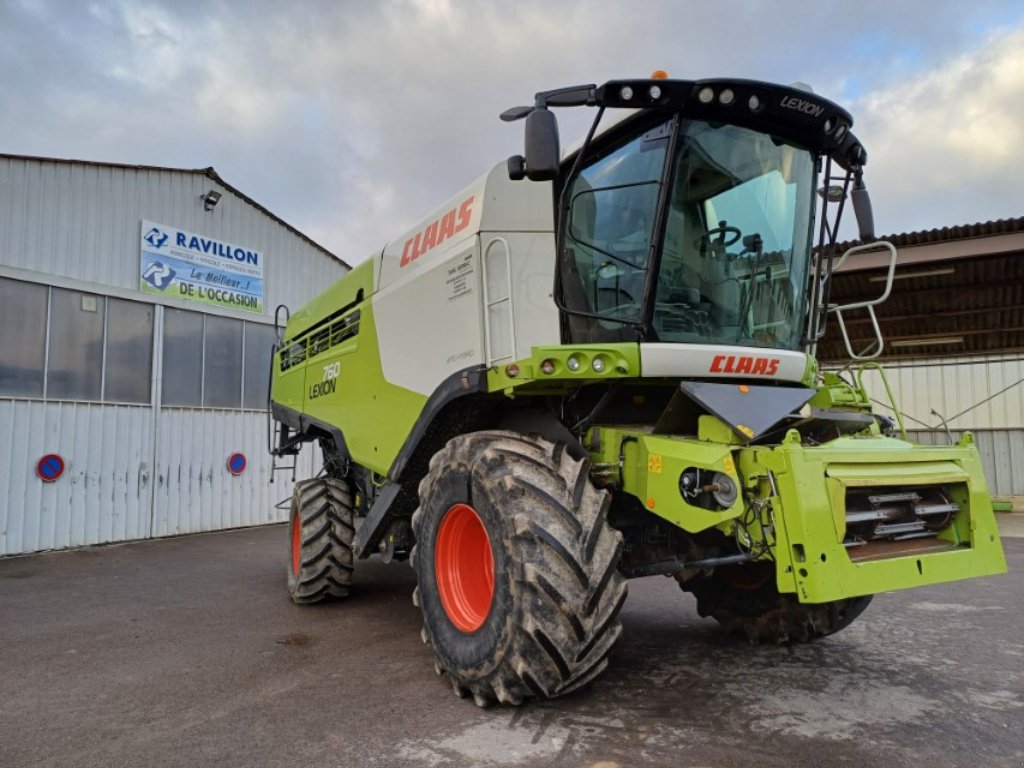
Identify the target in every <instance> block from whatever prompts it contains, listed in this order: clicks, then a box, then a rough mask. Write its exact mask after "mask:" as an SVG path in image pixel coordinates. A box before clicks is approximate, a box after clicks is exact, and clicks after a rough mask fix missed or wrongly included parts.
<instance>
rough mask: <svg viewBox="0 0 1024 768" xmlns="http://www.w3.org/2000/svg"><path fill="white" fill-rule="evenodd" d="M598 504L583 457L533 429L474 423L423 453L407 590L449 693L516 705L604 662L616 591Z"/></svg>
mask: <svg viewBox="0 0 1024 768" xmlns="http://www.w3.org/2000/svg"><path fill="white" fill-rule="evenodd" d="M607 511H608V499H607V494H605V493H603V492H598V491H597V490H595V489H594V487H593V486H592V485H591V484H590V481H589V477H588V467H587V464H586V462H585V461H576V460H574V459H572V458H571V457H570V456H569V455H568V454H566V452H565V451H564V446H562V445H560V444H559V445H556V444H554V443H551V442H548V441H547V440H543V439H539V438H537V439H534V438H528V437H524V436H523V435H520V434H517V433H514V432H498V431H495V432H477V433H472V434H468V435H462V436H460V437H456V438H455V439H453V440H451V441H450V442H449V443H448V444H447V446H445V448H444V449H442V450H441V451H439V452H438V453H437V454H436V455H435V456H434V457H433V458H432V459H431V462H430V471H429V473H428V474H427V476H426V477H425V478H424V479H423V481H422V483H421V484H420V508H419V509H418V510H417V511H416V514H415V515H414V516H413V531H414V533H415V535H416V547H415V548H414V549H413V552H412V563H413V567H414V568H415V569H416V576H417V587H416V591H415V593H414V595H413V601H414V602H415V603H416V604H417V605H418V606H419V607H420V609H421V610H422V612H423V623H424V630H423V639H424V642H427V643H429V644H430V645H431V646H432V647H433V650H434V653H435V656H436V662H435V668H436V669H437V672H438V673H439V674H441V675H444V676H446V677H447V678H448V680H449V681H450V683H451V685H452V688H453V690H454V691H455V693H456V694H458V695H460V696H465V695H471V696H472V697H473V698H474V700H475V701H476V703H477V704H479V705H480V706H486V705H488V704H491V703H493V702H494V701H501V702H505V703H510V704H519V703H521V702H522V701H523V700H525V699H527V698H529V697H531V696H540V697H550V696H558V695H561V694H564V693H567V692H569V691H571V690H574V689H575V688H578V687H580V686H582V685H585V684H586V683H587V682H589V681H590V680H592V679H594V678H595V677H597V676H598V675H599V674H600V673H601V672H602V671H603V670H604V668H605V667H606V666H607V663H608V662H607V656H608V652H609V650H610V649H611V647H612V645H613V644H614V642H615V640H616V639H618V636H619V634H620V632H621V627H620V625H619V623H618V619H617V616H618V612H619V609H620V608H621V606H622V603H623V601H624V600H625V597H626V584H625V581H624V579H623V578H622V576H621V575H620V574H619V573H618V571H617V569H616V567H617V564H618V560H619V554H620V552H621V549H622V537H621V535H620V534H619V533H618V532H616V531H614V530H613V529H612V528H611V527H609V526H608V524H607V520H606V518H607Z"/></svg>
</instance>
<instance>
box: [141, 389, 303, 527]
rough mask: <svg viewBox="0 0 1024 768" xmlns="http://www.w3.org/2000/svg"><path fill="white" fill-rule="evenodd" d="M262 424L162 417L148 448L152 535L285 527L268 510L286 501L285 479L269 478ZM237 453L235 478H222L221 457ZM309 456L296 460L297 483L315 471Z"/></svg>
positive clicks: (239, 416) (235, 418) (237, 415)
mask: <svg viewBox="0 0 1024 768" xmlns="http://www.w3.org/2000/svg"><path fill="white" fill-rule="evenodd" d="M266 432H267V419H266V415H265V414H262V413H253V412H243V411H218V412H216V413H215V414H211V413H210V412H209V411H202V410H195V409H188V408H170V409H164V410H163V412H162V414H161V419H160V432H159V434H158V436H157V440H156V463H155V467H156V470H155V472H154V482H155V484H156V489H155V494H154V509H153V535H154V536H171V535H174V534H178V533H195V532H196V531H215V530H218V529H221V528H238V527H240V526H246V525H261V524H266V523H273V522H279V521H282V520H285V519H287V510H281V509H276V508H275V505H276V504H277V503H278V502H280V501H282V500H284V499H288V498H290V497H291V492H292V484H291V473H289V472H276V473H274V474H275V475H276V477H274V482H273V483H271V482H270V480H271V471H270V462H269V460H268V458H267V449H266V446H267V434H266ZM235 451H241V452H243V453H244V454H245V455H246V456H247V457H248V459H249V466H248V469H247V470H246V473H245V475H244V476H243V477H235V476H233V475H231V474H230V473H229V472H226V471H225V462H226V461H227V458H228V456H230V455H231V454H232V453H233V452H235ZM315 458H316V451H314V450H313V449H311V448H308V447H307V449H306V450H305V451H303V453H302V455H301V456H300V457H299V465H298V469H297V471H296V476H297V478H298V479H300V480H301V479H304V478H307V477H312V476H313V475H314V474H316V472H317V471H318V469H319V465H318V464H316V462H315Z"/></svg>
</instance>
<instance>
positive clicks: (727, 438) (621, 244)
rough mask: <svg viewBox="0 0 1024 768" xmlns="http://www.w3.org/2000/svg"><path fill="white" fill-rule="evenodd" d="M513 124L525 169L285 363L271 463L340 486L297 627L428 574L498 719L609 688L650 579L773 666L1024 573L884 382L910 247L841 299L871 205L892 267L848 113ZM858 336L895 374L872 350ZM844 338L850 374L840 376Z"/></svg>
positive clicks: (332, 309) (607, 107)
mask: <svg viewBox="0 0 1024 768" xmlns="http://www.w3.org/2000/svg"><path fill="white" fill-rule="evenodd" d="M578 106H588V107H595V108H596V116H595V119H594V122H593V126H592V128H591V130H590V132H589V134H588V135H587V136H586V138H585V139H584V141H583V142H582V143H581V144H580V145H579V146H577V147H575V148H573V149H572V150H570V151H568V152H565V153H563V152H562V151H561V150H560V147H559V139H558V127H557V123H556V119H555V116H554V113H553V112H552V108H555V107H578ZM610 116H614V117H613V118H611V119H609V118H610ZM502 118H503V119H504V120H506V121H515V120H520V119H525V131H526V149H525V153H524V155H522V156H514V157H512V158H510V159H509V160H508V162H507V163H502V164H500V165H499V166H497V167H495V168H494V169H493V170H492V171H491V172H490V173H488V174H487V175H485V176H484V177H482V178H481V179H479V180H478V181H476V182H475V183H473V184H471V185H470V186H469V187H467V188H466V189H464V190H462V191H461V192H459V193H458V194H457V195H455V196H454V197H452V198H451V199H450V200H449V201H448V202H446V203H445V204H444V205H442V206H441V207H439V208H438V209H437V210H436V211H434V212H433V213H432V214H431V215H429V216H428V217H426V218H425V219H424V220H423V221H422V222H420V223H419V224H417V225H416V226H415V227H413V228H412V229H411V230H410V231H408V232H406V233H405V234H403V235H401V236H400V237H398V238H397V239H396V240H393V241H391V242H390V243H389V244H388V245H387V246H386V247H385V248H384V249H383V250H382V251H380V252H379V253H376V254H374V255H373V256H372V257H371V258H369V259H367V260H366V261H364V262H363V263H362V264H361V265H359V266H358V267H357V268H355V269H353V270H352V271H351V272H350V273H349V274H347V275H346V276H345V277H344V278H342V279H341V280H340V281H338V282H337V283H336V284H335V285H333V286H331V287H330V288H328V289H327V290H326V291H325V292H324V293H323V294H321V295H320V296H319V297H317V298H316V299H314V300H313V301H312V302H310V303H309V304H308V305H307V306H305V307H303V308H302V309H301V310H299V311H297V312H295V314H294V315H292V316H291V318H290V319H289V320H288V322H287V327H286V328H285V330H284V333H283V335H282V337H281V341H280V342H279V343H278V345H277V346H276V348H275V355H274V359H273V371H272V391H271V400H272V403H271V406H272V415H273V419H274V420H275V423H276V429H275V430H274V436H273V439H272V452H273V453H274V454H275V456H279V457H282V456H288V455H293V454H296V453H298V451H299V450H300V448H301V446H302V445H303V444H304V443H307V442H316V443H318V444H319V446H320V449H321V451H322V453H323V463H324V472H323V473H322V474H321V476H319V477H316V478H313V479H309V480H305V481H302V482H299V483H297V484H296V487H295V493H294V497H293V502H292V508H291V523H290V549H289V567H288V587H289V592H290V593H291V596H292V598H293V599H294V600H295V601H296V602H297V603H311V602H316V601H319V600H322V599H326V598H336V597H343V596H345V595H346V594H347V593H348V591H349V586H350V581H351V578H352V572H353V568H354V567H357V563H358V561H359V560H360V559H361V558H366V557H369V556H371V555H381V556H382V557H383V558H384V559H385V560H391V559H398V560H402V559H406V558H408V559H409V560H410V561H411V563H412V566H413V568H414V569H415V571H416V578H417V587H416V590H415V592H414V595H413V599H414V601H415V603H416V604H417V605H418V606H419V608H420V609H421V611H422V612H423V620H424V630H423V638H424V641H425V642H427V643H429V644H430V645H431V647H432V648H433V650H434V653H435V654H436V668H437V671H438V673H439V674H441V675H443V676H445V677H446V678H447V680H448V681H449V682H450V683H451V685H452V688H453V689H454V691H455V692H456V693H457V694H459V695H460V696H464V695H471V696H472V697H473V698H474V699H475V700H476V702H477V704H479V705H481V706H484V705H487V704H490V703H493V702H495V701H499V702H505V703H511V704H519V703H520V702H522V701H524V700H525V699H527V698H530V697H534V696H537V697H550V696H558V695H561V694H564V693H566V692H568V691H571V690H574V689H576V688H578V687H580V686H582V685H585V684H586V683H588V682H589V681H591V680H593V679H594V678H595V677H596V676H597V675H599V674H600V673H601V671H602V670H603V669H604V668H605V666H606V665H607V659H608V653H609V651H610V650H611V648H612V646H613V644H614V643H615V641H616V640H617V639H618V637H619V635H620V632H621V627H620V624H619V621H618V618H617V616H618V613H619V609H620V608H621V607H622V604H623V602H624V601H625V599H626V584H627V580H628V579H630V578H634V577H640V576H650V575H655V574H663V575H670V576H673V577H674V578H675V579H676V580H678V582H679V586H680V587H681V588H682V590H683V591H685V592H690V593H692V594H693V595H694V596H695V598H696V600H697V609H698V611H699V613H700V614H701V615H702V616H709V617H712V618H714V619H715V620H717V621H718V622H719V623H720V624H721V625H722V627H723V628H724V629H726V630H727V631H729V632H735V633H740V634H742V635H744V636H745V637H747V638H748V639H749V640H750V641H751V642H761V641H767V642H804V641H809V640H814V639H815V638H819V637H823V636H825V635H829V634H832V633H834V632H837V631H839V630H840V629H842V628H843V627H845V626H847V625H849V624H850V623H851V622H852V621H853V620H854V619H855V618H856V617H857V616H858V615H859V614H860V613H861V612H863V611H864V609H865V608H866V607H867V605H868V603H869V602H870V601H871V597H872V595H874V594H876V593H878V592H883V591H892V590H897V589H906V588H910V587H917V586H922V585H925V584H936V583H939V582H949V581H957V580H960V579H966V578H971V577H975V576H985V575H989V574H997V573H1002V572H1004V571H1005V569H1006V564H1005V560H1004V557H1003V552H1002V547H1001V544H1000V541H999V537H998V532H997V529H996V523H995V519H994V516H993V512H992V504H991V501H990V498H989V494H988V490H987V488H986V485H985V480H984V477H983V475H982V469H981V463H980V461H979V457H978V452H977V450H976V449H975V447H974V444H973V440H972V438H971V436H970V434H965V435H964V437H963V439H962V440H961V441H960V442H959V443H957V444H956V445H950V446H948V447H924V446H920V445H914V444H911V443H910V442H908V441H907V440H906V435H905V432H904V431H903V429H902V424H900V425H899V426H898V428H897V425H895V424H893V423H892V422H891V421H890V420H889V419H887V418H885V417H882V416H880V415H877V414H875V413H873V412H872V405H871V401H870V400H869V398H868V395H867V392H866V391H865V389H864V386H863V384H862V382H861V379H862V376H863V373H864V372H865V371H867V370H874V371H877V372H881V369H880V368H879V367H878V366H877V364H875V363H872V362H867V361H868V360H869V359H870V358H872V357H875V356H877V355H878V354H879V353H880V352H881V351H882V347H883V341H882V338H881V333H880V332H879V331H878V323H877V320H875V316H874V306H875V305H876V304H877V303H878V302H880V301H883V300H884V299H885V298H886V297H887V296H888V294H889V292H890V290H891V287H892V278H893V275H894V270H895V266H896V252H895V249H893V248H892V246H891V245H890V244H888V243H873V244H871V245H868V246H862V247H864V248H873V249H876V250H877V249H878V248H885V249H887V251H888V252H889V255H890V263H889V268H888V272H887V278H886V280H887V282H885V284H884V290H883V291H882V293H881V295H880V296H879V298H878V299H877V300H875V301H872V302H862V303H860V304H857V305H851V306H845V307H837V306H835V305H832V304H830V303H829V286H830V284H831V280H832V275H833V272H834V271H835V268H836V267H837V266H838V264H839V263H841V259H846V258H848V257H849V256H850V255H851V253H853V252H855V251H857V250H859V249H852V250H851V251H847V252H846V253H844V254H843V255H842V256H841V259H840V257H839V256H838V255H837V254H836V252H835V251H836V249H835V242H836V235H837V232H838V229H839V221H840V217H841V215H842V213H843V211H844V208H845V207H846V203H847V202H849V203H850V204H851V206H852V208H853V209H854V212H855V215H856V218H857V222H858V225H859V229H860V235H861V240H862V241H863V242H865V243H870V242H871V241H872V240H873V232H872V230H873V224H872V216H871V207H870V202H869V200H868V196H867V190H866V188H865V186H864V180H863V169H864V165H865V161H866V157H867V156H866V152H865V151H864V149H863V147H862V146H861V144H860V142H859V141H858V140H857V138H856V137H855V136H854V135H853V133H851V131H850V128H851V125H852V119H851V117H850V115H849V114H848V113H847V112H846V111H844V110H843V109H841V108H840V107H838V106H836V105H835V104H833V103H831V102H829V101H827V100H825V99H822V98H821V97H819V96H817V95H815V94H814V93H812V92H810V91H809V89H807V88H805V87H783V86H779V85H772V84H768V83H762V82H755V81H749V80H733V79H718V80H699V81H688V80H670V79H666V78H652V79H642V80H619V81H612V82H608V83H606V84H604V85H602V86H594V85H586V86H579V87H571V88H562V89H558V90H553V91H546V92H542V93H539V94H537V96H536V100H535V103H534V105H533V106H531V107H520V108H515V109H511V110H509V111H508V112H506V113H505V114H503V115H502ZM524 179H526V180H524ZM852 311H862V312H866V313H868V314H869V315H870V318H871V320H872V322H873V324H874V328H875V331H876V334H877V336H878V338H877V340H876V342H875V344H874V345H873V347H872V348H871V349H869V350H853V349H850V344H849V340H848V337H846V333H845V324H844V320H843V318H844V313H849V312H852ZM830 314H833V315H835V318H834V321H835V322H837V328H839V330H840V331H841V332H842V334H843V336H844V338H846V340H847V349H848V350H849V352H850V355H851V358H852V361H851V365H850V366H848V370H847V371H846V372H845V373H842V374H837V373H831V372H826V371H823V370H821V369H820V368H819V366H818V363H817V361H816V359H815V347H816V345H817V343H818V341H819V340H820V339H821V338H822V336H823V335H824V332H825V322H826V318H827V317H828V315H830ZM882 376H883V381H884V373H883V374H882ZM893 405H894V408H895V403H894V404H893Z"/></svg>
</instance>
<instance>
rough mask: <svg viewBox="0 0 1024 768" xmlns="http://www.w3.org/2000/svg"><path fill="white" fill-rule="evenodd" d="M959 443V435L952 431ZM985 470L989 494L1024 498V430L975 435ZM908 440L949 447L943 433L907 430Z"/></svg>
mask: <svg viewBox="0 0 1024 768" xmlns="http://www.w3.org/2000/svg"><path fill="white" fill-rule="evenodd" d="M951 431H952V434H953V438H954V439H955V440H958V439H959V438H960V434H961V433H960V432H959V431H957V430H951ZM972 434H973V435H974V442H975V444H976V445H977V446H978V453H980V454H981V463H982V465H983V467H984V468H985V480H986V482H987V483H988V490H989V493H991V494H992V495H994V496H1024V472H1021V471H1020V468H1021V467H1022V466H1024V429H980V430H974V431H973V432H972ZM908 436H909V437H910V439H911V440H912V441H914V442H917V443H921V444H922V445H948V444H949V435H948V434H947V433H946V432H945V431H944V430H914V431H910V430H908Z"/></svg>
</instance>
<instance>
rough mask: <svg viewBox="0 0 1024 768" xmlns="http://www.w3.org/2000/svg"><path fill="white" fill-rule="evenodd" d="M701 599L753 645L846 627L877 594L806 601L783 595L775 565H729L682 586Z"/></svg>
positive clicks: (700, 608) (701, 606)
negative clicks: (827, 600)
mask: <svg viewBox="0 0 1024 768" xmlns="http://www.w3.org/2000/svg"><path fill="white" fill-rule="evenodd" d="M682 587H683V589H684V590H686V591H687V592H692V593H693V595H694V597H696V598H697V613H699V614H700V615H701V616H710V617H711V618H713V619H715V620H716V621H717V622H718V623H719V624H721V626H722V629H723V630H725V631H726V632H729V633H732V634H737V635H742V636H744V637H746V638H747V639H748V640H749V641H750V642H751V643H787V642H790V643H805V642H809V641H811V640H816V639H818V638H820V637H825V636H826V635H833V634H835V633H836V632H838V631H839V630H841V629H845V628H846V627H848V626H849V625H850V624H851V623H853V620H854V619H856V618H857V617H858V616H859V615H860V614H861V613H862V612H863V611H864V609H865V608H867V607H868V604H869V603H870V602H871V595H867V596H865V597H852V598H849V599H846V600H836V601H834V602H830V603H801V602H799V601H798V600H797V598H796V595H794V594H788V593H780V592H779V590H778V587H777V586H776V584H775V567H774V564H768V563H766V564H763V565H762V564H756V565H741V566H725V567H719V568H716V569H715V570H714V571H713V572H712V573H711V575H709V576H704V575H701V576H697V577H695V578H692V579H690V580H688V581H686V582H685V583H683V585H682Z"/></svg>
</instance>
